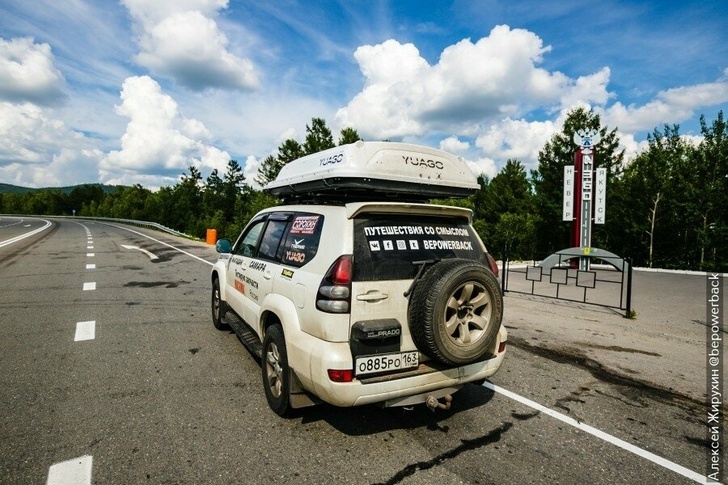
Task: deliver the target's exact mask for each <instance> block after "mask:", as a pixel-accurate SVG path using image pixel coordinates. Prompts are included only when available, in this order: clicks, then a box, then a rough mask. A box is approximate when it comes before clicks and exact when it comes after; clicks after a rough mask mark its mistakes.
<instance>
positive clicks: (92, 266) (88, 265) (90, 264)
mask: <svg viewBox="0 0 728 485" xmlns="http://www.w3.org/2000/svg"><path fill="white" fill-rule="evenodd" d="M86 269H96V265H95V264H94V263H89V264H87V265H86Z"/></svg>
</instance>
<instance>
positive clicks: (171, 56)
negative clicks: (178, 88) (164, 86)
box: [124, 0, 259, 91]
mask: <svg viewBox="0 0 728 485" xmlns="http://www.w3.org/2000/svg"><path fill="white" fill-rule="evenodd" d="M124 5H126V7H127V8H128V9H129V12H130V13H131V15H132V17H133V18H134V19H135V20H136V21H137V23H138V30H139V31H140V35H139V40H138V43H139V47H140V48H141V52H140V53H139V54H138V55H137V56H136V60H137V62H139V64H141V65H143V66H145V67H147V68H149V69H150V70H151V72H152V73H154V74H157V75H160V76H165V77H171V78H173V79H174V80H175V81H177V82H179V83H180V84H181V85H183V86H185V87H188V88H190V89H194V90H203V89H205V88H227V89H239V90H243V91H247V90H255V89H257V88H258V87H259V80H258V73H257V71H256V69H255V67H254V65H253V63H252V61H250V60H249V59H246V58H243V57H240V56H237V55H235V54H233V53H231V52H230V50H229V41H228V38H227V36H226V35H225V34H224V33H223V32H222V31H221V30H220V29H219V27H218V25H217V22H216V21H215V20H214V19H213V17H214V16H215V15H216V14H217V11H218V10H219V9H221V8H225V7H227V0H185V1H181V2H178V1H173V0H165V1H155V2H148V1H144V0H124Z"/></svg>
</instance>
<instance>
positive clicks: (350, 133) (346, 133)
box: [339, 128, 361, 145]
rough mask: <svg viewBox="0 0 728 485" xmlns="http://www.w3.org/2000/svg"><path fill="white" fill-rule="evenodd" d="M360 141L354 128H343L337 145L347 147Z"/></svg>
mask: <svg viewBox="0 0 728 485" xmlns="http://www.w3.org/2000/svg"><path fill="white" fill-rule="evenodd" d="M359 140H361V138H360V137H359V133H357V131H356V130H355V129H354V128H344V129H343V130H341V135H340V136H339V145H349V144H350V143H356V142H357V141H359Z"/></svg>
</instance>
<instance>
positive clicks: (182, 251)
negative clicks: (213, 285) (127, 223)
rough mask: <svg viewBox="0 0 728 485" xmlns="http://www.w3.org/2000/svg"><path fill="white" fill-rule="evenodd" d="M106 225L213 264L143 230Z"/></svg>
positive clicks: (211, 264)
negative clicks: (148, 234)
mask: <svg viewBox="0 0 728 485" xmlns="http://www.w3.org/2000/svg"><path fill="white" fill-rule="evenodd" d="M108 225H109V226H111V227H116V228H117V229H123V230H125V231H129V232H133V233H134V234H138V235H139V236H142V237H145V238H147V239H151V240H152V241H154V242H156V243H159V244H161V245H163V246H167V247H168V248H172V249H174V250H175V251H179V252H180V253H182V254H186V255H187V256H189V257H191V258H195V259H197V260H199V261H202V262H203V263H205V264H209V265H210V266H213V263H211V262H209V261H206V260H204V259H202V258H201V257H199V256H195V255H194V254H192V253H188V252H187V251H184V250H182V249H180V248H176V247H174V246H172V245H171V244H168V243H166V242H164V241H160V240H159V239H154V238H153V237H151V236H147V235H146V234H144V233H143V232H139V231H135V230H133V229H129V228H128V227H124V226H117V225H116V224H108Z"/></svg>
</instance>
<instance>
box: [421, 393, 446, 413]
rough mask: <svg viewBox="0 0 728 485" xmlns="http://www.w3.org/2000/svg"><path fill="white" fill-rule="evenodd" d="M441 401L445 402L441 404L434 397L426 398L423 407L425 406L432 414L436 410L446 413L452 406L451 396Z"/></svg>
mask: <svg viewBox="0 0 728 485" xmlns="http://www.w3.org/2000/svg"><path fill="white" fill-rule="evenodd" d="M443 399H444V400H445V402H444V403H441V402H440V401H439V400H438V399H437V398H436V397H435V396H427V400H426V401H425V405H427V408H428V409H429V410H430V411H432V412H433V413H434V412H435V410H436V409H444V410H445V411H447V410H448V409H450V406H451V405H452V396H451V395H450V394H448V395H447V396H445V397H444V398H443Z"/></svg>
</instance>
